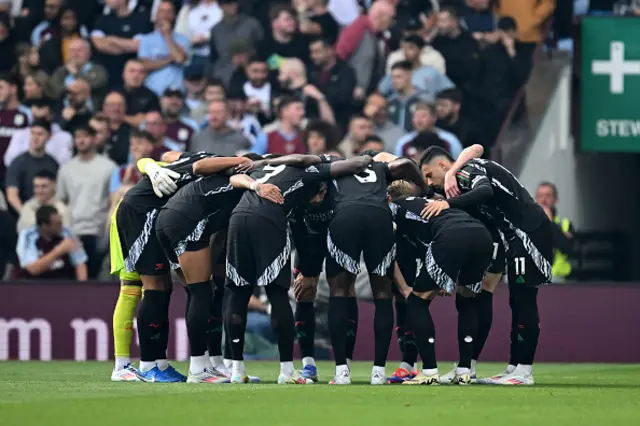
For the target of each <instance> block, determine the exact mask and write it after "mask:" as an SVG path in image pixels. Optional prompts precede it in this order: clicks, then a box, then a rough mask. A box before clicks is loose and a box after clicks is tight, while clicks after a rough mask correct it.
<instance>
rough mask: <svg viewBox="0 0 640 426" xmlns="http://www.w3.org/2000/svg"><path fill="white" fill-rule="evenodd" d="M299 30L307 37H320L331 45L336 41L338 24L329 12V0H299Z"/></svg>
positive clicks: (338, 30) (338, 29)
mask: <svg viewBox="0 0 640 426" xmlns="http://www.w3.org/2000/svg"><path fill="white" fill-rule="evenodd" d="M301 3H302V5H303V6H304V9H303V10H302V13H301V16H300V32H301V33H302V34H304V35H306V36H308V37H321V38H323V39H325V40H327V41H328V42H329V45H330V46H333V45H335V44H336V42H337V41H338V34H339V33H340V26H339V25H338V22H336V19H335V18H334V17H333V15H332V14H331V13H329V8H328V6H329V0H301Z"/></svg>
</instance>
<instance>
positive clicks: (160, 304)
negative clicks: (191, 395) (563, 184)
mask: <svg viewBox="0 0 640 426" xmlns="http://www.w3.org/2000/svg"><path fill="white" fill-rule="evenodd" d="M481 155H482V147H480V146H478V145H474V146H472V147H469V148H467V149H466V150H465V151H463V153H462V154H461V155H460V157H459V158H458V160H457V161H455V162H454V160H453V159H452V158H451V156H450V155H449V154H448V153H447V152H446V151H445V150H442V149H440V148H438V147H431V148H429V149H428V150H427V151H426V152H425V153H424V155H423V156H422V158H421V161H420V164H419V165H417V164H415V163H414V162H413V161H412V160H409V159H405V158H396V157H394V156H391V155H389V154H384V153H382V154H378V153H374V152H371V153H366V154H365V155H362V156H359V157H356V158H352V159H349V160H344V159H340V158H337V157H333V156H328V155H322V156H316V155H288V156H274V155H272V156H268V157H264V158H263V157H261V156H258V155H254V154H248V155H246V156H244V157H221V156H218V155H215V154H210V153H196V154H191V153H177V152H170V153H166V154H165V155H164V157H163V161H164V163H156V162H154V161H153V160H150V159H143V160H141V161H140V162H139V163H138V167H139V168H140V169H141V171H142V172H143V173H145V174H146V176H147V178H145V179H143V180H141V181H140V182H139V183H138V184H137V185H136V186H134V187H133V188H132V189H131V190H129V192H127V194H126V195H125V197H124V198H123V199H122V201H121V202H120V204H119V206H118V208H117V210H116V212H115V214H114V216H113V218H112V223H111V262H112V273H116V274H119V276H120V279H121V290H120V296H119V298H118V303H117V305H116V310H115V312H114V340H115V348H116V366H115V368H114V371H113V373H112V376H111V379H112V380H114V381H145V382H182V381H187V382H190V383H229V382H230V383H247V382H256V381H259V379H258V378H256V377H252V376H249V375H248V374H247V371H246V369H245V364H244V362H243V350H244V335H245V329H246V321H247V310H248V304H249V301H250V298H251V296H252V294H253V293H254V291H255V289H256V287H264V290H265V292H266V294H267V297H268V298H269V302H270V306H271V311H270V315H271V323H272V326H273V328H274V330H275V332H276V335H277V340H278V349H279V355H280V363H281V368H280V374H279V376H278V383H279V384H306V383H313V382H317V381H318V374H317V369H316V365H315V360H314V338H315V312H314V307H313V302H314V299H315V294H316V289H317V285H318V277H319V275H320V272H321V270H322V267H323V265H325V271H326V276H327V280H328V283H329V288H330V299H329V310H328V323H329V332H330V337H331V344H332V347H333V354H334V358H335V362H336V370H335V375H334V377H333V380H331V383H332V384H350V383H351V371H350V362H351V359H352V358H353V350H354V345H355V339H356V332H357V318H358V311H357V309H358V308H357V306H358V305H357V303H356V299H355V290H354V282H355V278H356V275H357V274H358V273H359V272H360V259H361V256H362V257H363V258H364V264H365V266H366V268H367V271H368V273H369V279H370V283H371V289H372V294H373V300H374V304H375V318H374V324H373V327H374V336H375V353H374V362H373V370H372V373H371V384H373V385H377V384H386V383H403V384H408V385H410V384H421V385H435V384H440V383H455V384H460V385H466V384H470V383H473V382H476V374H475V364H476V361H477V360H478V358H479V356H480V353H481V351H482V348H483V346H484V343H485V341H486V339H487V337H488V335H489V330H490V328H491V321H492V310H493V307H492V305H493V293H494V292H495V291H496V289H497V287H498V283H499V282H500V280H501V278H502V274H503V273H504V272H505V268H506V270H507V271H508V282H509V292H510V306H511V310H512V331H511V354H510V361H509V366H508V367H507V369H506V370H505V371H504V372H503V373H502V374H499V375H497V376H494V377H490V378H487V379H480V380H477V382H478V383H488V384H504V385H530V384H533V383H534V381H533V376H532V372H531V366H532V364H533V359H534V355H535V351H536V347H537V343H538V336H539V319H538V307H537V291H538V289H537V286H538V285H540V284H543V283H547V282H549V281H550V278H551V265H550V260H551V258H552V248H551V246H550V241H551V238H550V233H551V230H552V228H551V226H552V225H551V223H550V222H549V220H548V218H547V216H546V215H545V213H544V212H543V210H542V209H541V208H540V207H539V206H538V205H537V204H536V203H535V202H534V201H533V199H532V198H531V196H530V195H529V194H528V192H527V191H526V190H525V189H524V188H523V187H522V185H521V184H520V183H519V182H518V181H517V179H516V178H515V177H514V176H513V175H512V174H511V173H510V172H509V171H508V170H506V169H505V168H504V167H502V166H501V165H500V164H498V163H495V162H493V161H488V160H482V159H480V158H479V157H480V156H481ZM293 247H295V252H296V256H295V263H294V269H293V271H294V274H295V279H294V294H295V297H296V301H297V305H296V309H295V314H294V312H293V310H292V308H291V305H290V304H289V296H288V292H289V287H290V285H291V279H292V267H291V261H292V248H293ZM170 268H173V269H176V270H177V272H178V273H179V274H181V275H182V278H183V281H184V283H185V284H186V286H185V287H186V292H187V307H186V325H187V331H188V337H189V345H190V354H191V358H190V360H191V361H190V366H189V372H188V375H187V377H185V376H183V375H182V374H180V373H178V372H177V371H176V370H175V369H174V368H173V367H172V366H171V365H169V363H168V362H167V360H166V358H167V357H166V348H167V341H168V333H169V329H168V309H169V300H170V295H171V288H172V283H171V278H170ZM142 292H144V297H143V298H142V302H141V306H140V309H139V313H138V317H137V328H138V336H139V345H140V365H139V367H138V368H137V369H136V368H134V367H133V366H132V365H131V360H130V354H129V346H130V341H131V337H132V331H133V326H132V325H133V316H134V311H135V307H136V304H137V302H138V300H139V299H140V297H141V294H142ZM454 294H455V297H456V300H455V305H456V309H457V311H458V343H459V355H460V358H459V361H458V363H457V364H456V366H455V367H454V369H453V370H452V371H451V372H449V373H448V374H446V375H444V376H440V375H439V374H438V368H437V364H436V359H435V328H434V324H433V320H432V318H431V313H430V303H431V301H432V300H433V299H434V297H435V296H438V295H454ZM394 299H395V308H396V309H395V310H396V315H395V316H396V323H397V328H396V330H397V332H398V341H399V343H400V347H401V349H402V356H403V359H402V363H401V364H400V367H399V368H398V369H397V370H396V371H395V372H394V373H393V374H392V375H391V377H387V375H386V372H385V365H386V361H387V354H388V351H389V346H390V343H391V338H392V334H393V326H394V312H393V311H394V309H393V308H394ZM223 330H224V333H223ZM223 335H224V336H225V345H224V354H223V350H222V338H223ZM296 337H297V339H298V344H299V347H300V351H301V354H302V357H303V359H302V362H303V369H302V370H296V369H295V368H294V364H293V351H294V340H295V339H296ZM418 355H420V357H421V359H422V363H423V366H422V367H423V368H422V369H420V370H419V369H418V368H417V364H416V361H417V357H418Z"/></svg>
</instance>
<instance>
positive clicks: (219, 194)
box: [163, 173, 244, 221]
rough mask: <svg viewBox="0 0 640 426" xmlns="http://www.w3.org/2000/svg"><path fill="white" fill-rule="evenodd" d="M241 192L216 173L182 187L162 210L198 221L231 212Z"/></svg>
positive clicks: (222, 175) (224, 175)
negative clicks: (169, 210) (221, 212)
mask: <svg viewBox="0 0 640 426" xmlns="http://www.w3.org/2000/svg"><path fill="white" fill-rule="evenodd" d="M243 192H244V191H243V190H242V189H238V188H234V187H233V186H231V183H230V182H229V177H228V176H227V175H226V174H223V173H216V174H213V175H209V176H206V177H201V178H198V179H196V180H194V181H192V182H191V183H189V184H188V185H185V186H183V187H182V188H181V189H179V190H178V191H177V192H176V193H175V194H173V196H172V197H171V198H170V199H169V200H168V201H167V203H166V204H165V205H164V207H163V208H165V209H172V210H176V211H179V212H181V213H183V214H184V215H185V216H187V217H189V218H190V219H193V220H197V221H200V220H202V219H204V218H206V217H207V216H209V215H211V214H213V213H215V212H217V211H220V210H226V211H229V212H231V210H233V209H234V208H235V207H236V205H237V204H238V202H239V201H240V198H241V197H242V194H243Z"/></svg>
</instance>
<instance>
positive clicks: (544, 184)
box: [538, 180, 558, 198]
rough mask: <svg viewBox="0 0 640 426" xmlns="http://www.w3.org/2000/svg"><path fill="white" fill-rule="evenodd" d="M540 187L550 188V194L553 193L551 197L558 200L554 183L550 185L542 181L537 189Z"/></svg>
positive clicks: (546, 181)
mask: <svg viewBox="0 0 640 426" xmlns="http://www.w3.org/2000/svg"><path fill="white" fill-rule="evenodd" d="M541 186H546V187H548V188H551V192H553V196H554V197H556V198H558V187H557V186H556V184H555V183H551V182H549V181H548V180H543V181H542V182H540V183H539V184H538V188H540V187H541Z"/></svg>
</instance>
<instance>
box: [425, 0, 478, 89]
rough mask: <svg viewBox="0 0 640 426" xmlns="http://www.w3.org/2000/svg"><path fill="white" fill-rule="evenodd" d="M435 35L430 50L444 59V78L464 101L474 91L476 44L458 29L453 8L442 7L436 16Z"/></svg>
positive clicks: (456, 17)
mask: <svg viewBox="0 0 640 426" xmlns="http://www.w3.org/2000/svg"><path fill="white" fill-rule="evenodd" d="M436 27H437V30H438V35H437V36H436V37H435V38H434V39H433V43H432V45H433V47H434V48H435V49H437V50H438V51H439V52H440V53H441V54H442V56H443V57H444V59H445V61H446V64H447V76H448V77H449V78H450V79H451V81H453V83H454V84H455V85H456V86H457V87H459V88H460V89H461V90H462V92H463V94H464V95H465V99H467V100H470V99H471V97H470V96H468V94H470V93H473V91H474V90H477V88H478V86H479V85H478V84H477V83H478V79H479V76H480V75H481V69H482V60H481V55H480V44H479V43H478V41H477V40H476V39H474V38H473V36H472V35H471V33H469V32H468V31H466V30H464V29H462V27H461V26H460V20H459V16H458V11H457V10H456V9H455V8H454V7H450V6H443V7H442V8H440V12H438V14H437V20H436Z"/></svg>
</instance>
